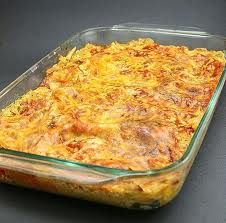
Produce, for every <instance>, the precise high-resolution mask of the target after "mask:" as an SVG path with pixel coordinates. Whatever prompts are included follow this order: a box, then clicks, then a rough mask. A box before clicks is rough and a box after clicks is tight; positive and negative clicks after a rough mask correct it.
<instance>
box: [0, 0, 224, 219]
mask: <svg viewBox="0 0 226 223" xmlns="http://www.w3.org/2000/svg"><path fill="white" fill-rule="evenodd" d="M225 9H226V1H224V0H222V1H220V0H219V1H218V0H215V1H211V0H209V1H204V0H203V1H184V0H181V1H180V0H178V1H173V0H170V1H162V0H158V1H157V0H156V1H148V0H147V1H142V0H140V1H133V0H130V1H129V0H126V1H123V0H122V1H120V0H117V1H116V0H115V1H104V0H102V1H101V0H97V1H91V0H84V1H75V0H74V1H63V0H61V1H47V0H38V1H22V0H21V1H14V2H13V1H0V68H1V72H0V82H1V86H0V87H1V88H2V87H4V86H5V85H6V84H8V83H10V82H11V81H12V80H14V79H15V78H16V77H17V76H18V75H19V74H21V73H22V72H23V71H25V70H26V69H27V68H29V67H30V66H31V65H32V64H33V63H35V62H36V61H37V60H38V59H40V58H41V57H43V56H44V55H45V54H47V53H48V52H49V51H50V50H52V49H53V48H55V47H56V46H57V45H58V44H59V43H61V42H62V41H63V40H64V39H66V38H68V37H69V36H71V35H72V34H73V33H75V32H77V31H80V30H83V29H85V28H88V27H95V26H101V25H113V24H118V23H122V22H130V21H143V22H149V23H160V24H176V25H186V26H200V27H203V28H205V29H207V30H208V31H210V32H213V33H221V34H223V35H226V26H225V25H226V16H225ZM225 94H226V88H224V90H223V92H222V96H221V98H220V101H219V104H218V107H217V110H216V112H215V115H214V118H213V120H212V123H211V125H210V128H209V130H208V133H207V135H206V137H205V140H204V142H203V144H202V146H201V150H200V152H199V154H198V156H197V158H196V160H195V162H194V165H193V167H192V170H191V172H190V174H189V176H188V178H187V181H186V183H185V184H184V187H183V189H182V191H181V193H180V194H179V196H178V197H177V198H176V199H175V200H174V201H173V202H171V203H170V204H168V205H167V206H165V207H163V208H161V209H159V210H155V211H146V212H137V211H129V210H124V209H119V208H113V207H108V206H104V205H99V204H95V203H89V202H85V201H80V200H76V199H70V198H65V197H61V196H57V195H51V194H47V193H43V192H37V191H32V190H28V189H23V188H17V187H14V186H9V185H4V184H0V223H8V222H10V223H12V222H18V223H39V222H40V223H44V222H48V223H51V222H54V223H58V222H62V223H68V222H118V223H119V222H130V223H131V222H159V223H160V222H161V223H165V222H167V223H170V222H174V223H182V222H183V223H223V222H226V137H225V136H226V134H225V133H226V100H225Z"/></svg>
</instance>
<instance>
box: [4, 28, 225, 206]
mask: <svg viewBox="0 0 226 223" xmlns="http://www.w3.org/2000/svg"><path fill="white" fill-rule="evenodd" d="M146 37H151V38H153V39H155V40H156V41H157V42H159V43H161V44H168V45H169V44H171V45H172V44H174V45H186V46H188V47H190V48H197V47H198V48H201V47H204V48H208V49H214V50H223V49H224V48H225V40H224V38H222V37H219V36H213V35H210V34H208V33H205V32H203V31H200V30H197V29H196V30H191V29H190V28H186V29H185V28H179V29H178V28H175V27H162V26H159V27H156V26H153V25H141V24H124V25H118V26H113V27H108V28H101V27H100V28H94V29H89V30H85V31H83V32H81V33H79V34H77V35H75V36H73V37H72V38H71V39H69V40H68V41H66V42H65V43H63V44H62V45H61V46H60V47H58V48H57V49H55V50H54V51H53V52H52V53H50V54H48V55H47V56H46V57H44V58H43V59H42V60H41V61H39V62H38V63H37V64H35V65H34V66H32V67H31V68H30V69H29V70H28V71H26V72H25V73H24V74H22V75H21V76H20V77H19V78H18V79H17V80H15V81H14V82H13V83H12V84H10V85H9V86H8V87H6V88H5V89H4V90H3V91H2V92H1V95H0V106H1V108H4V107H6V106H7V105H9V104H10V103H12V102H13V101H15V99H17V98H18V97H20V96H22V95H24V94H25V93H26V92H27V91H29V90H31V89H35V88H37V86H39V84H40V83H41V82H42V80H43V78H44V71H45V70H46V69H47V68H49V67H51V66H52V65H53V64H55V63H56V62H57V59H58V54H61V55H65V54H67V53H68V51H69V50H71V49H72V48H74V47H75V46H76V48H82V47H83V46H84V45H85V44H86V43H96V44H108V43H111V42H113V41H119V42H128V41H130V40H133V39H137V38H146ZM224 81H225V72H223V74H222V75H221V78H220V80H219V82H218V85H217V87H216V90H215V92H214V94H213V96H212V98H211V100H210V102H209V104H208V106H207V109H206V111H205V114H204V116H203V117H202V120H201V122H200V123H199V125H198V127H197V129H196V131H195V133H194V135H193V138H192V140H191V142H190V144H189V146H188V148H187V150H186V152H185V153H184V155H183V156H182V158H181V159H179V160H178V161H176V162H174V163H173V164H171V165H170V166H167V167H164V168H162V169H159V170H148V171H130V170H120V169H114V168H107V167H102V166H95V165H89V164H83V163H76V162H72V161H65V160H59V159H56V158H50V157H46V156H39V155H33V154H28V153H23V152H18V151H13V150H8V149H3V148H2V149H1V150H0V168H1V169H0V174H1V175H0V178H1V181H3V182H6V183H12V184H17V185H22V186H27V187H31V188H36V189H40V190H45V191H49V192H54V193H60V194H65V195H68V196H75V197H79V198H84V199H88V200H93V201H99V202H103V203H108V204H112V205H116V206H121V207H127V208H136V209H137V208H139V209H152V208H156V207H159V206H162V205H164V204H166V203H168V202H169V201H170V200H172V199H173V198H174V197H175V195H176V194H177V193H178V192H179V190H180V188H181V186H182V184H183V182H184V180H185V177H186V175H187V173H188V172H189V169H190V167H191V165H192V162H193V160H194V158H195V156H196V154H197V152H198V149H199V147H200V145H201V142H202V140H203V137H204V135H205V132H206V131H207V128H208V125H209V122H210V120H211V117H212V115H213V112H214V108H215V106H216V103H217V100H218V98H219V95H220V92H221V90H222V88H223V84H224Z"/></svg>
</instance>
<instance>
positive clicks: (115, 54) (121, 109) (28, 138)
mask: <svg viewBox="0 0 226 223" xmlns="http://www.w3.org/2000/svg"><path fill="white" fill-rule="evenodd" d="M224 65H225V59H224V54H223V52H221V51H208V50H206V49H204V48H197V49H194V50H189V49H188V48H187V47H183V46H166V45H159V44H158V43H155V42H154V41H153V40H152V39H148V38H143V39H137V40H133V41H130V42H128V43H124V44H122V43H118V42H112V43H111V44H109V45H93V44H87V45H86V46H85V47H84V48H82V49H80V50H75V49H73V50H71V51H70V52H69V53H68V54H67V55H66V56H60V58H59V62H58V63H57V64H55V65H54V66H52V67H51V68H50V69H48V70H47V72H46V77H45V78H44V80H43V81H42V83H41V85H40V86H39V87H38V88H37V89H35V90H32V91H29V92H28V93H26V94H25V95H24V96H22V97H21V98H19V99H17V100H16V101H15V103H13V104H11V105H9V106H8V107H7V108H5V109H3V110H2V112H1V117H0V145H1V146H2V147H4V148H9V149H13V150H17V151H21V152H26V153H33V154H38V155H43V156H50V157H55V158H60V159H64V160H71V161H77V162H82V163H88V164H95V165H101V166H106V167H113V168H119V169H126V170H150V169H161V168H163V167H166V166H168V165H170V164H172V163H174V162H175V161H177V160H179V159H180V158H181V157H182V156H183V154H184V152H185V151H186V149H187V147H188V145H189V143H190V140H191V138H192V136H193V133H194V132H195V130H196V128H197V126H198V124H199V123H200V120H201V118H202V116H203V114H204V112H205V110H206V107H207V105H208V103H209V101H210V98H211V96H212V94H213V92H214V90H215V88H216V86H217V84H218V81H219V78H220V76H221V73H222V72H223V69H224Z"/></svg>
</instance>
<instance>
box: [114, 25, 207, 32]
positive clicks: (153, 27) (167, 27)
mask: <svg viewBox="0 0 226 223" xmlns="http://www.w3.org/2000/svg"><path fill="white" fill-rule="evenodd" d="M113 28H114V29H120V28H131V29H133V30H134V29H139V30H142V29H144V30H149V31H163V32H169V33H171V32H175V31H176V32H177V33H181V34H190V35H192V34H193V35H205V34H207V35H208V33H207V32H205V31H204V30H202V29H201V28H198V27H189V26H176V25H159V24H145V23H136V22H135V23H122V24H118V25H114V26H113Z"/></svg>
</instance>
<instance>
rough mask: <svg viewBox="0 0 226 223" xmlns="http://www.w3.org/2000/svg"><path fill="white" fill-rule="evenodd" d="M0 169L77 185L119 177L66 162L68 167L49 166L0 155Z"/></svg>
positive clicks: (28, 159) (43, 163)
mask: <svg viewBox="0 0 226 223" xmlns="http://www.w3.org/2000/svg"><path fill="white" fill-rule="evenodd" d="M0 168H1V169H5V170H10V171H16V172H20V173H25V174H30V175H33V176H39V177H47V178H51V179H53V178H55V179H59V180H66V181H70V182H74V183H78V184H101V183H106V182H110V181H114V180H116V179H117V178H119V177H120V176H116V175H114V174H112V173H111V174H109V173H107V171H106V172H101V171H100V170H98V166H97V167H92V169H91V167H86V166H85V165H79V164H76V163H72V162H68V166H66V167H64V166H63V165H62V164H60V161H59V164H51V163H49V162H47V161H46V162H45V161H38V162H37V160H34V159H30V158H24V157H20V158H18V156H13V155H10V154H0ZM9 177H10V176H9Z"/></svg>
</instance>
